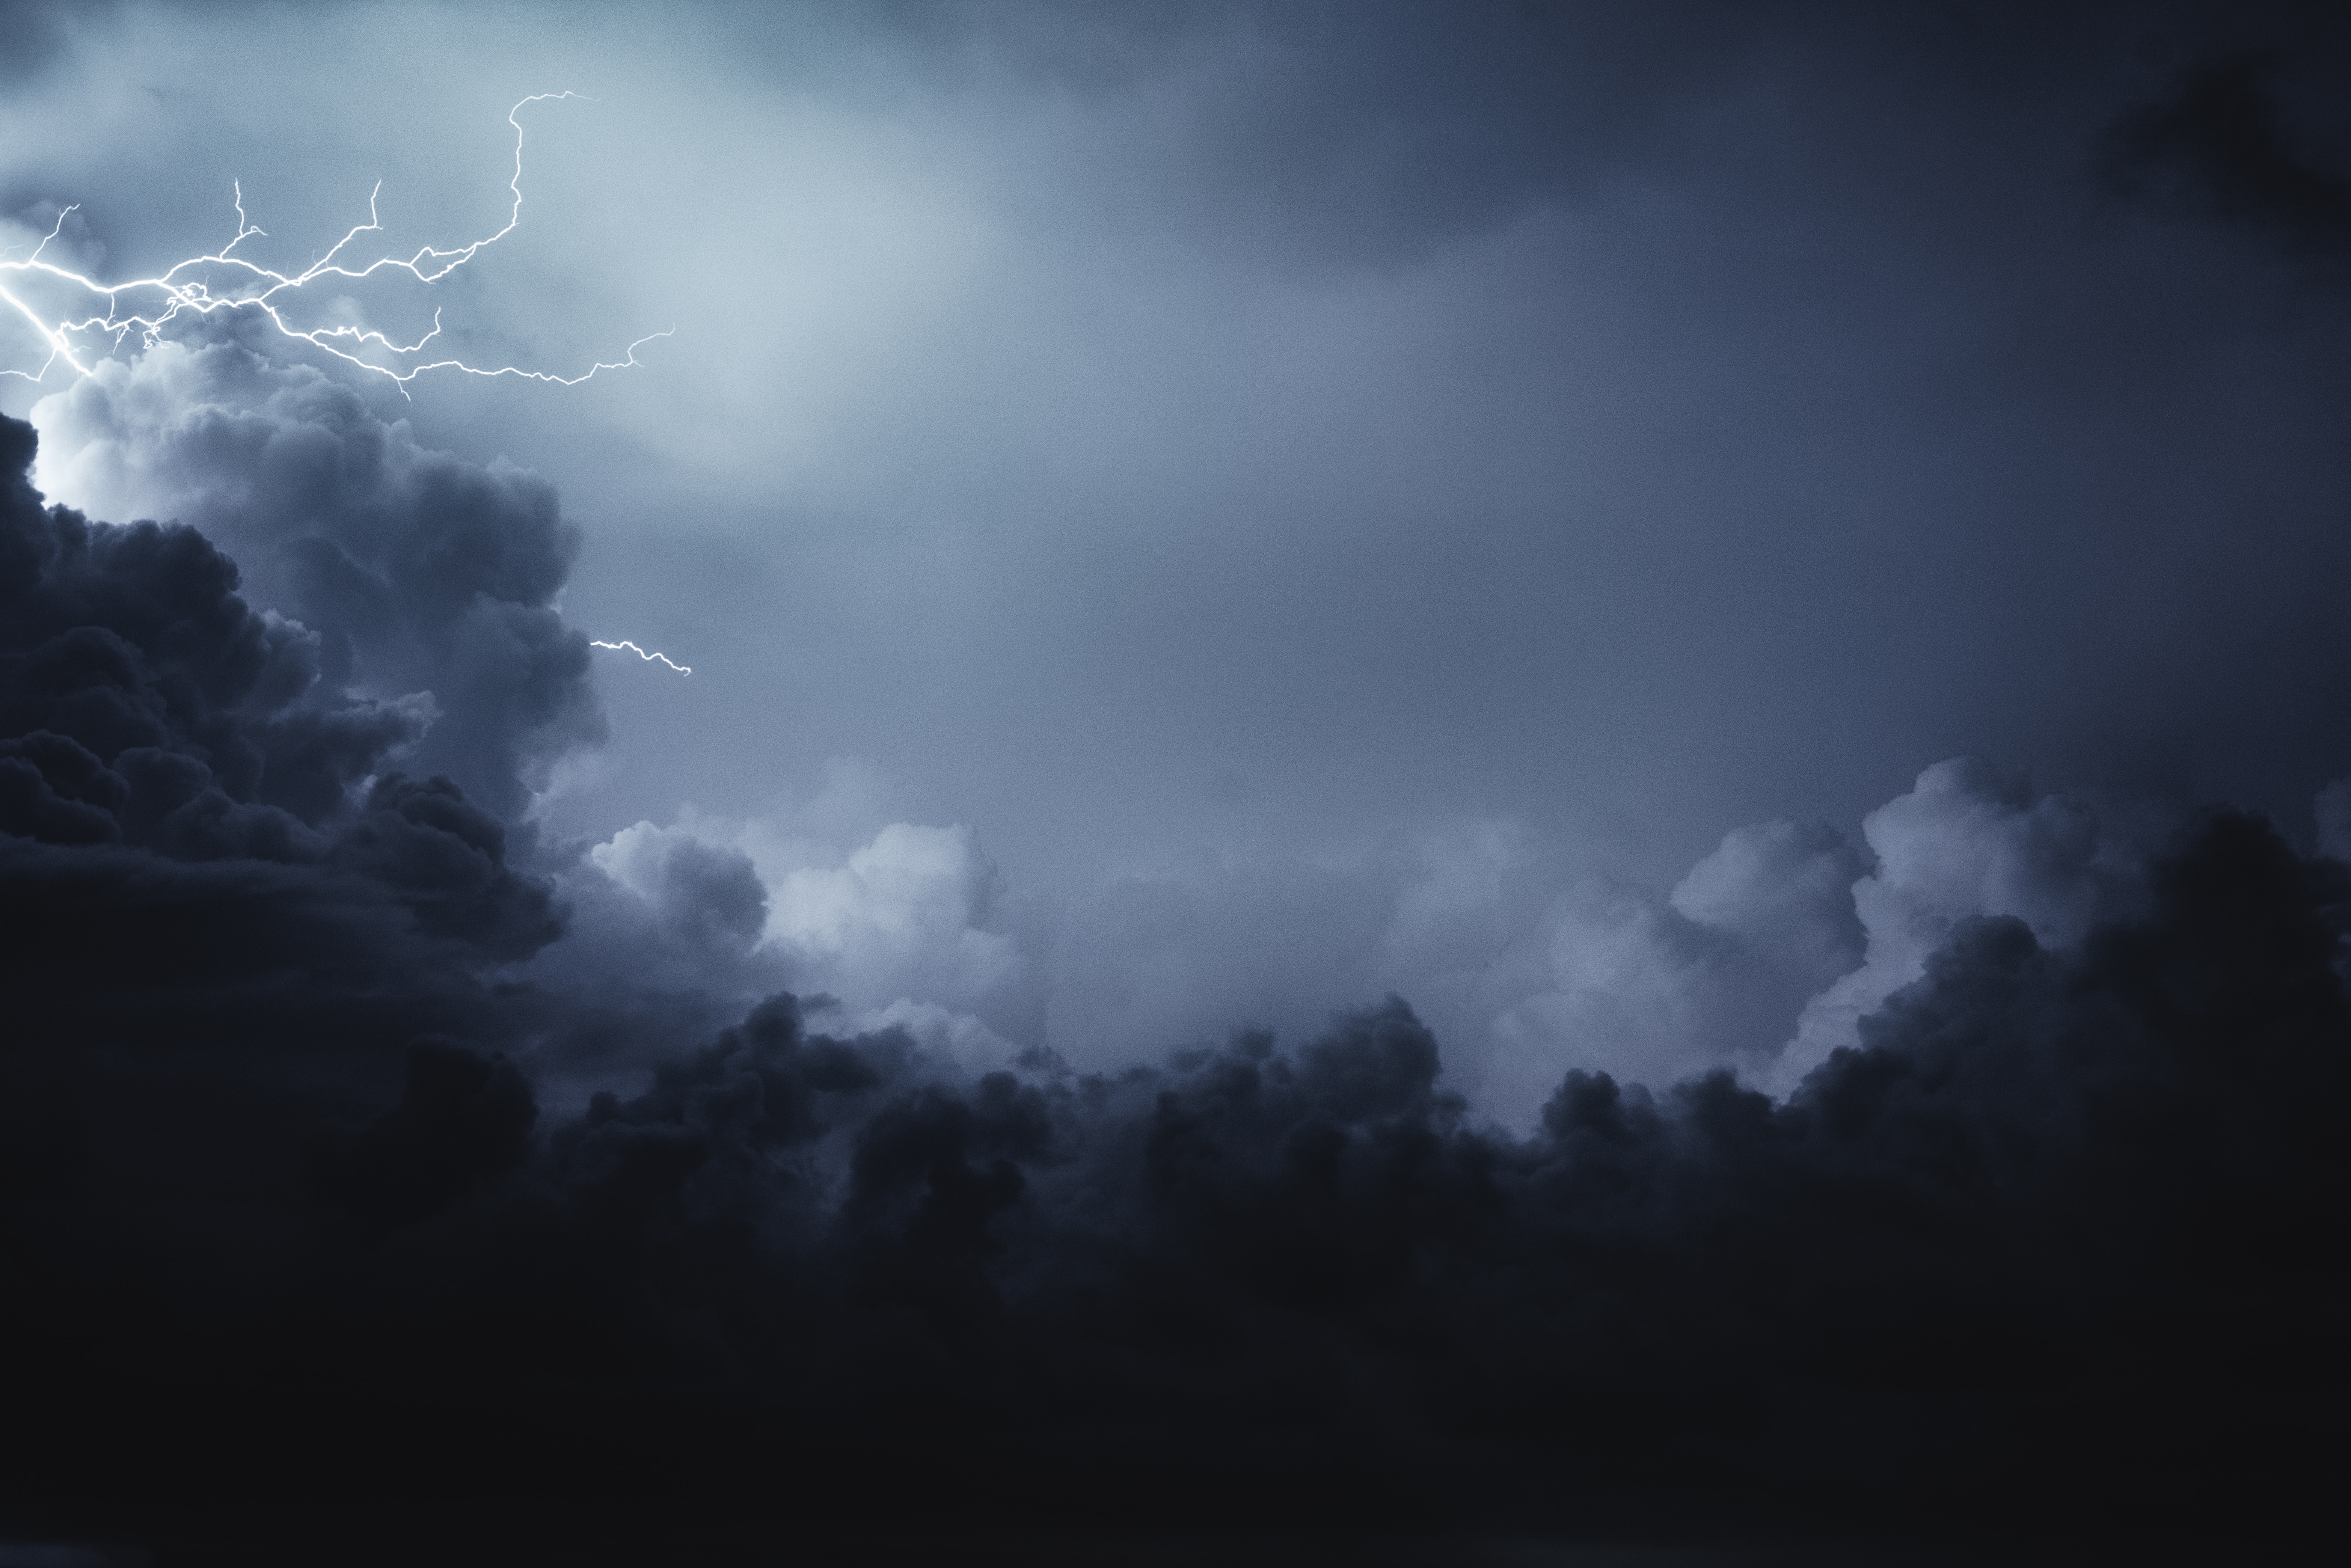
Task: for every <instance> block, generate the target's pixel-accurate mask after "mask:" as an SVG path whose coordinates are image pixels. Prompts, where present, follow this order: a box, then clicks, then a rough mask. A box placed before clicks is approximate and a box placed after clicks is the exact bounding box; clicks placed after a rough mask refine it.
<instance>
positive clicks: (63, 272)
mask: <svg viewBox="0 0 2351 1568" xmlns="http://www.w3.org/2000/svg"><path fill="white" fill-rule="evenodd" d="M580 96H581V95H580V94H579V93H574V92H543V93H534V94H532V95H531V96H529V97H528V98H525V99H521V100H520V101H518V102H517V103H516V104H515V105H514V107H513V108H511V109H509V110H507V124H508V125H511V126H513V127H514V133H515V142H514V173H513V175H512V176H511V177H510V178H509V179H508V180H507V190H508V191H510V192H511V193H513V196H514V203H513V205H512V206H511V207H509V208H508V210H507V221H506V223H505V225H503V226H502V227H500V228H499V229H498V230H497V231H496V233H495V234H490V235H484V236H483V237H482V238H480V239H476V240H472V241H469V242H467V243H466V244H465V245H461V246H455V247H454V248H450V249H445V250H444V249H442V248H440V247H438V246H429V245H428V246H419V247H418V248H417V249H416V250H415V251H414V252H413V254H411V255H409V256H397V255H382V256H374V257H372V258H363V249H362V236H364V235H375V234H381V233H382V232H383V225H382V223H381V218H380V216H379V214H378V210H377V198H378V197H379V196H381V194H382V191H383V183H382V182H381V181H378V182H377V183H376V184H375V187H374V189H372V190H371V191H370V192H369V193H368V220H367V222H365V223H363V224H359V225H353V227H352V228H351V229H350V231H349V232H348V233H346V234H345V235H343V237H342V238H341V239H340V240H337V241H336V242H335V244H334V246H332V247H331V248H330V249H329V250H328V252H327V253H326V254H325V255H324V256H320V257H319V259H318V260H317V261H315V262H313V263H311V264H310V265H309V266H308V267H305V268H304V269H303V270H301V271H300V272H296V273H286V272H280V271H277V269H275V268H274V267H266V266H264V265H262V264H261V263H259V262H257V261H255V260H253V259H251V258H250V257H247V256H239V255H237V254H236V250H237V247H238V246H241V245H243V244H245V242H246V241H247V240H249V239H253V238H256V236H258V237H266V235H267V234H268V231H267V230H266V229H263V228H261V227H259V226H258V225H256V224H254V223H253V222H252V220H251V219H250V218H248V217H247V216H246V211H245V190H244V187H243V185H242V184H241V183H235V184H232V185H231V187H230V190H231V199H232V201H233V203H234V204H235V210H236V234H235V236H234V237H232V238H231V239H230V240H229V242H228V243H227V244H226V245H225V246H221V247H220V249H218V250H216V251H211V252H207V253H206V254H204V255H202V256H189V257H187V258H186V259H184V260H182V261H178V262H174V263H173V264H172V266H171V267H167V268H166V269H164V270H163V271H162V272H161V273H158V274H156V275H155V276H153V277H132V278H124V279H121V280H120V281H116V282H106V281H104V280H102V279H100V278H98V277H92V276H90V275H89V274H88V273H84V272H78V271H76V270H75V269H74V268H73V267H68V266H67V265H65V264H64V263H62V262H57V261H53V260H51V259H49V256H48V251H49V247H50V246H52V245H53V244H55V243H56V242H57V238H58V235H60V234H61V233H62V232H63V231H64V227H65V221H66V219H67V217H68V215H70V214H72V213H73V212H74V211H75V210H76V209H75V208H74V207H71V206H68V207H66V208H64V209H62V210H61V211H60V212H59V213H58V214H57V221H56V223H55V224H53V225H51V227H50V229H49V232H48V234H47V235H46V236H44V237H43V238H42V240H41V241H40V242H39V243H38V244H37V245H36V246H34V247H33V249H32V253H31V254H30V255H29V256H21V257H20V256H16V255H14V254H12V253H11V252H0V317H4V316H5V314H6V313H13V314H14V315H16V317H17V318H19V319H21V320H22V321H23V322H24V323H25V324H26V326H28V327H29V328H30V329H31V331H32V334H33V336H34V338H35V340H37V342H38V343H39V344H40V345H41V346H42V348H43V349H44V350H46V356H45V357H44V358H43V360H42V361H41V363H40V366H39V368H38V369H37V370H26V369H22V368H20V367H17V366H13V365H0V376H13V377H16V378H17V379H19V380H23V381H29V382H36V383H40V382H47V380H48V379H49V376H50V374H51V373H52V372H53V371H57V369H58V368H59V367H61V366H62V367H63V368H64V369H65V370H66V371H68V372H69V373H70V374H72V375H73V376H75V377H81V376H87V375H89V374H90V373H91V372H92V371H94V370H95V369H96V368H97V365H98V363H99V361H102V360H104V359H107V358H110V357H112V356H113V355H115V354H118V353H120V352H121V351H122V350H124V349H125V348H126V347H135V348H136V349H138V350H147V349H152V348H154V347H155V346H156V345H158V344H160V343H162V341H163V340H164V338H165V335H166V334H167V333H168V332H169V331H170V329H172V326H173V325H174V324H175V323H177V322H180V321H182V320H183V319H204V318H207V317H215V316H234V315H240V314H242V315H246V316H248V317H255V318H259V319H265V320H266V321H267V322H268V323H269V325H270V327H271V328H272V329H275V330H276V331H277V332H278V333H279V334H281V335H282V336H284V337H285V338H287V339H288V340H294V341H299V342H303V343H308V345H310V346H311V347H312V348H314V349H317V350H320V351H322V352H324V353H327V354H330V355H332V356H333V357H334V358H336V359H338V360H340V361H343V362H344V363H346V364H348V365H351V366H353V367H355V368H357V369H358V370H360V371H364V372H366V373H367V374H369V375H372V376H382V377H385V378H387V379H388V380H390V381H392V382H394V383H395V384H396V385H398V386H399V388H400V390H401V392H402V395H403V396H405V395H407V392H408V384H409V383H410V382H413V381H414V380H415V379H416V378H417V377H418V376H421V375H423V374H424V373H425V372H426V371H456V372H458V373H460V374H464V375H469V376H486V377H501V376H510V377H514V378H516V379H517V380H521V381H533V382H548V383H550V384H553V385H556V386H578V385H579V384H580V382H585V381H587V380H589V379H590V378H591V377H593V376H595V375H597V374H599V373H600V372H601V371H620V370H628V369H631V368H633V367H634V366H636V365H637V363H638V360H637V350H639V349H641V348H643V346H644V345H645V344H647V343H650V342H652V341H653V340H655V339H659V338H666V337H668V336H670V333H671V330H672V329H664V330H662V331H659V332H648V333H646V334H645V335H644V336H643V337H641V338H639V339H637V340H635V341H634V342H632V343H630V344H629V345H628V348H627V350H626V351H625V352H624V353H623V354H622V357H621V358H620V359H618V360H611V361H603V360H600V361H596V362H595V363H593V364H590V366H589V367H588V368H587V369H586V370H583V371H579V372H578V373H577V374H574V375H563V374H560V373H558V372H556V371H540V370H528V369H525V368H523V367H522V366H519V365H475V364H470V363H468V362H466V361H464V360H462V359H455V358H442V359H427V358H425V357H424V356H425V355H426V354H427V352H428V351H429V350H431V348H432V346H433V344H434V340H436V339H438V338H439V337H440V336H441V312H440V310H439V309H438V308H436V309H434V312H433V329H432V330H431V331H428V332H426V333H425V334H424V335H423V336H422V337H421V338H418V339H417V340H415V341H414V342H413V343H402V342H397V341H394V340H393V339H392V337H391V336H390V335H389V334H387V333H385V332H383V331H381V330H380V329H372V328H367V327H360V326H353V325H327V326H304V325H301V324H299V323H298V321H296V320H295V319H291V317H290V316H289V311H291V310H292V309H293V308H294V307H295V304H296V301H297V300H298V298H300V296H301V295H302V292H303V290H305V289H307V288H309V287H311V286H312V285H314V284H320V283H325V284H327V285H328V286H329V287H334V286H335V285H336V284H337V283H338V282H340V283H344V284H349V283H356V282H360V281H363V280H366V279H370V278H376V277H387V276H390V275H394V274H405V275H406V276H407V277H410V278H413V280H414V281H415V282H417V283H418V284H420V285H423V286H425V287H430V286H432V285H434V284H436V283H439V282H440V281H441V280H442V279H443V278H444V277H448V276H449V275H450V274H451V273H453V272H455V271H456V270H457V268H459V267H463V266H465V264H466V263H467V262H470V261H472V260H473V259H474V258H475V256H478V255H480V254H481V253H482V251H483V250H485V249H486V248H487V247H488V246H493V245H496V243H497V242H498V241H499V240H502V239H504V238H505V237H506V236H507V235H509V234H512V233H513V232H514V231H515V229H516V228H517V227H518V226H519V225H521V223H522V149H523V126H522V120H521V119H520V118H519V117H520V115H521V113H522V111H523V110H525V109H527V108H528V107H529V106H530V105H532V104H535V103H545V102H552V101H559V100H561V99H569V98H579V97H580ZM12 249H13V247H12ZM592 645H593V646H595V647H599V648H612V649H625V650H627V651H628V652H631V653H637V654H638V655H640V656H641V657H642V658H643V659H645V660H646V661H647V662H653V661H656V660H658V661H659V662H660V663H662V664H667V665H668V666H669V667H670V668H671V669H674V670H676V671H677V672H678V673H679V674H686V673H687V670H686V666H684V665H683V664H677V663H676V662H674V660H672V659H670V658H668V657H667V656H666V655H664V654H661V653H647V652H645V651H644V650H643V649H641V648H639V647H638V646H637V645H636V644H635V643H631V642H626V641H623V642H619V643H605V642H598V643H593V644H592Z"/></svg>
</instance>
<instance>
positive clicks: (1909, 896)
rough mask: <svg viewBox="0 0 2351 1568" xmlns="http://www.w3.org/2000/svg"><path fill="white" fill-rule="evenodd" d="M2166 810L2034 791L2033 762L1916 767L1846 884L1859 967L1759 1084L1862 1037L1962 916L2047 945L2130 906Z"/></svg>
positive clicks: (1789, 1078)
mask: <svg viewBox="0 0 2351 1568" xmlns="http://www.w3.org/2000/svg"><path fill="white" fill-rule="evenodd" d="M2166 825H2168V824H2167V822H2166V821H2165V820H2163V819H2159V818H2156V817H2153V816H2143V815H2139V814H2136V813H2133V812H2129V811H2124V810H2116V809H2114V808H2103V809H2102V808H2101V807H2099V806H2098V805H2095V804H2094V803H2093V802H2091V801H2088V800H2083V799H2080V798H2077V797H2074V796H2068V795H2036V794H2035V793H2034V792H2033V789H2032V782H2031V780H2030V779H2029V778H2028V776H2027V775H2026V774H2025V773H2024V772H2023V771H2022V770H2021V769H2015V768H2001V767H1999V766H1997V765H1995V764H1992V763H1990V762H1985V761H1982V760H1980V758H1969V757H1961V758H1951V759H1949V761H1944V762H1938V763H1937V764H1935V765H1934V766H1933V767H1931V768H1928V769H1927V770H1926V771H1924V772H1922V773H1920V774H1919V775H1918V780H1917V784H1915V785H1914V786H1913V787H1912V788H1911V789H1910V791H1909V792H1908V793H1907V794H1905V795H1901V796H1898V797H1896V799H1895V800H1889V801H1888V802H1886V804H1885V805H1883V806H1880V807H1879V808H1878V809H1877V810H1875V811H1873V812H1871V813H1870V814H1869V815H1868V817H1867V818H1865V819H1864V821H1863V823H1862V832H1863V835H1864V836H1865V838H1866V839H1867V840H1868V842H1869V847H1870V849H1871V850H1872V852H1875V854H1876V859H1877V866H1876V870H1875V871H1874V872H1872V873H1870V874H1869V875H1867V876H1865V877H1864V878H1862V879H1861V880H1860V881H1859V882H1858V883H1855V886H1854V890H1853V897H1854V907H1855V913H1856V914H1857V915H1859V916H1860V919H1861V923H1862V925H1863V927H1864V928H1865V931H1866V932H1867V937H1868V941H1867V952H1866V956H1865V961H1864V962H1863V964H1862V965H1861V967H1859V968H1857V969H1855V970H1854V971H1853V972H1852V973H1851V974H1848V975H1846V976H1844V977H1843V978H1842V979H1840V980H1838V981H1837V983H1836V984H1835V985H1834V986H1832V987H1830V988H1828V989H1827V990H1825V991H1823V993H1822V994H1821V995H1820V996H1818V997H1816V998H1813V1001H1812V1002H1811V1003H1810V1004H1809V1005H1808V1006H1807V1007H1806V1008H1805V1009H1804V1015H1803V1019H1802V1024H1801V1026H1800V1027H1799V1029H1798V1030H1797V1036H1796V1039H1795V1040H1794V1041H1793V1042H1792V1044H1791V1046H1790V1047H1789V1049H1788V1051H1787V1052H1786V1053H1785V1054H1784V1055H1783V1056H1782V1058H1781V1060H1780V1061H1779V1062H1778V1063H1777V1064H1776V1066H1775V1067H1774V1068H1773V1070H1772V1071H1771V1072H1770V1073H1767V1074H1766V1075H1765V1076H1764V1079H1763V1082H1764V1083H1765V1084H1766V1086H1768V1087H1771V1088H1772V1089H1774V1090H1778V1091H1785V1090H1786V1089H1789V1088H1792V1087H1793V1086H1794V1084H1795V1083H1796V1082H1798V1081H1799V1080H1801V1079H1802V1075H1803V1074H1804V1073H1805V1072H1807V1071H1811V1070H1812V1068H1813V1067H1814V1066H1816V1065H1818V1064H1819V1063H1820V1062H1821V1061H1824V1060H1826V1058H1827V1056H1828V1054H1829V1052H1831V1051H1834V1050H1835V1049H1836V1048H1837V1047H1838V1046H1840V1045H1847V1044H1851V1043H1853V1042H1854V1040H1855V1039H1856V1034H1855V1024H1856V1023H1857V1021H1858V1020H1859V1019H1860V1018H1861V1017H1862V1015H1864V1014H1865V1013H1867V1012H1869V1011H1871V1010H1872V1009H1876V1007H1877V1006H1879V1004H1881V1003H1883V1002H1884V1001H1885V1000H1886V998H1888V997H1890V996H1892V995H1893V994H1894V993H1895V992H1896V990H1899V989H1900V988H1902V987H1904V986H1907V985H1908V984H1909V983H1910V982H1911V981H1913V980H1915V979H1917V978H1918V977H1919V976H1920V975H1922V974H1924V973H1925V971H1926V966H1927V960H1928V958H1929V957H1930V956H1933V954H1934V953H1935V952H1936V951H1937V950H1938V948H1940V947H1941V946H1942V945H1943V944H1944V943H1945V942H1946V941H1947V940H1949V937H1950V935H1951V933H1952V931H1953V930H1954V929H1955V928H1957V927H1958V926H1959V924H1960V923H1961V922H1963V921H1966V920H1970V919H1973V918H1977V917H1980V916H1984V915H2007V916H2011V917H2013V918H2015V919H2018V920H2022V921H2023V922H2024V923H2025V924H2026V925H2030V926H2031V927H2032V933H2033V935H2034V936H2036V937H2038V938H2039V939H2040V940H2041V941H2042V942H2043V944H2045V945H2063V944H2067V943H2072V942H2075V941H2078V940H2080V939H2081V938H2082V937H2083V936H2085V935H2086V934H2087V933H2088V931H2089V929H2090V927H2091V926H2092V925H2095V924H2096V923H2098V922H2100V921H2102V920H2110V919H2116V918H2119V917H2123V916H2126V915H2130V914H2131V913H2133V912H2134V911H2136V910H2137V909H2138V908H2139V907H2140V906H2141V905H2142V903H2143V901H2144V897H2145V894H2146V885H2145V868H2146V865H2147V857H2148V852H2149V850H2150V848H2151V847H2152V845H2151V841H2152V840H2153V839H2154V838H2156V837H2157V836H2158V832H2159V831H2161V829H2162V828H2163V827H2165V826H2166Z"/></svg>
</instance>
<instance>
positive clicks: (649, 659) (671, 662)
mask: <svg viewBox="0 0 2351 1568" xmlns="http://www.w3.org/2000/svg"><path fill="white" fill-rule="evenodd" d="M588 645H589V646H590V648H610V649H612V650H613V651H614V652H616V653H617V652H619V651H621V650H622V649H626V650H627V651H628V652H630V653H634V654H635V655H636V656H637V657H638V658H640V659H643V661H644V662H645V663H646V664H654V663H660V664H667V665H668V666H669V667H670V668H671V669H673V670H675V671H676V672H677V673H678V674H681V675H690V674H694V667H693V666H692V665H690V664H679V663H678V662H677V661H676V660H675V659H673V658H671V657H670V656H669V655H668V654H667V653H646V652H645V651H644V650H643V648H640V647H638V646H637V645H636V644H635V643H632V642H629V641H628V640H627V639H625V638H623V639H622V641H620V642H618V643H589V644H588Z"/></svg>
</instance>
